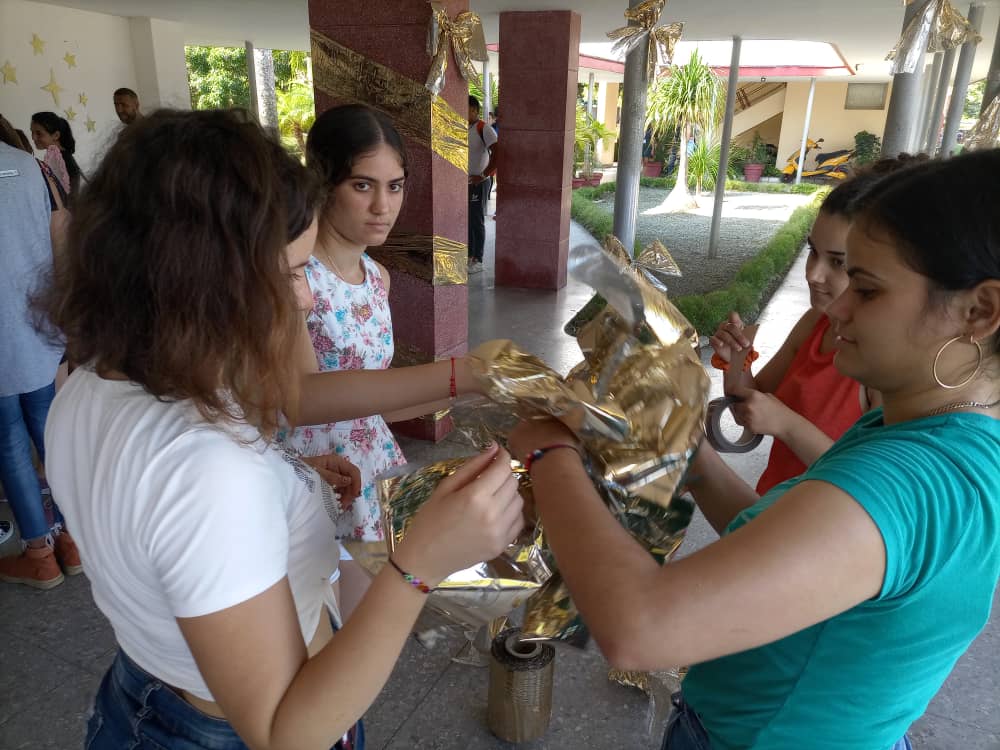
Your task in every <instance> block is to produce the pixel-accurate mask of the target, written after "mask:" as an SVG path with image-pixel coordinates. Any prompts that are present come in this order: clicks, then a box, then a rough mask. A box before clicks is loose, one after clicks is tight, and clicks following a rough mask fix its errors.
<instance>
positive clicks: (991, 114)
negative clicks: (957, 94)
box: [965, 96, 1000, 151]
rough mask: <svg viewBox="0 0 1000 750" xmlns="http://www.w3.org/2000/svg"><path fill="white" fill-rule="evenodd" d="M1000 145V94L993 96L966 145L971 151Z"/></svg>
mask: <svg viewBox="0 0 1000 750" xmlns="http://www.w3.org/2000/svg"><path fill="white" fill-rule="evenodd" d="M998 146H1000V96H996V97H994V98H993V101H992V102H990V104H989V106H988V107H986V110H985V111H984V112H983V114H982V116H981V117H980V118H979V120H978V121H977V122H976V124H975V126H974V127H973V128H972V130H970V131H969V134H968V135H967V136H965V147H966V148H967V149H969V150H970V151H976V150H978V149H982V148H997V147H998Z"/></svg>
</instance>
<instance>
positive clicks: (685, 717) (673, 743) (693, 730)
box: [663, 693, 913, 750]
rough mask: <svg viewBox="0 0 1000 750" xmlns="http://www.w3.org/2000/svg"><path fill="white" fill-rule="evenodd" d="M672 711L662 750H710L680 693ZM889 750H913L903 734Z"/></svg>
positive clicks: (706, 738)
mask: <svg viewBox="0 0 1000 750" xmlns="http://www.w3.org/2000/svg"><path fill="white" fill-rule="evenodd" d="M673 702H674V709H673V711H671V712H670V718H669V719H668V720H667V731H666V732H665V733H664V735H663V750H712V744H711V743H710V742H709V741H708V732H706V731H705V727H704V726H703V725H702V723H701V719H699V718H698V714H696V713H695V712H694V709H693V708H691V706H689V705H688V704H687V702H686V701H685V700H684V696H682V695H681V694H680V693H674V696H673ZM890 750H913V746H912V745H911V744H910V738H909V737H907V736H906V735H905V734H904V735H903V738H902V739H901V740H899V741H898V742H897V743H896V744H895V745H893V746H892V748H890Z"/></svg>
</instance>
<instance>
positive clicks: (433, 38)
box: [426, 2, 488, 96]
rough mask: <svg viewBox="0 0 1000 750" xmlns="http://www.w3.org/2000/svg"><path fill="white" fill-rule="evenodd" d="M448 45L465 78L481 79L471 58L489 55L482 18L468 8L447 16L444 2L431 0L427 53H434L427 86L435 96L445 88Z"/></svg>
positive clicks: (469, 79) (480, 59) (481, 57)
mask: <svg viewBox="0 0 1000 750" xmlns="http://www.w3.org/2000/svg"><path fill="white" fill-rule="evenodd" d="M449 42H451V44H450V45H449ZM449 46H451V48H452V49H453V50H454V52H455V60H456V62H458V68H459V72H460V73H461V74H462V78H464V79H465V80H466V81H469V82H472V81H478V80H479V73H477V72H476V68H475V66H473V64H472V61H473V60H479V61H484V60H487V59H488V53H487V51H486V35H485V34H484V33H483V22H482V20H480V18H479V16H478V15H476V14H475V13H473V12H471V11H468V10H466V11H462V12H461V13H459V14H458V15H457V16H455V20H454V21H453V20H452V19H450V18H448V12H447V11H446V10H445V8H444V6H443V5H442V4H441V3H437V2H431V22H430V25H429V26H428V28H427V54H428V55H430V56H431V69H430V72H429V73H428V74H427V83H426V86H427V88H428V90H430V92H431V93H432V94H434V95H435V96H437V95H438V94H440V93H441V90H442V89H443V88H444V83H445V77H444V76H445V71H447V70H448V47H449Z"/></svg>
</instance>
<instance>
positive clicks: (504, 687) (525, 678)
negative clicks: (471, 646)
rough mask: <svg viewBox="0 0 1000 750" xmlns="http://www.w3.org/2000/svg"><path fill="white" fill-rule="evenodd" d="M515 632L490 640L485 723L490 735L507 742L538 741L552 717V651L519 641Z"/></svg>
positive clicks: (541, 645) (549, 648) (517, 632)
mask: <svg viewBox="0 0 1000 750" xmlns="http://www.w3.org/2000/svg"><path fill="white" fill-rule="evenodd" d="M520 638H521V631H520V630H519V629H517V628H512V629H509V630H505V631H503V632H502V633H500V634H499V635H498V636H497V637H496V638H494V639H493V645H492V647H491V649H490V689H489V700H488V702H487V722H488V723H489V727H490V731H491V732H493V734H495V735H496V736H497V737H499V738H500V739H502V740H506V741H507V742H529V741H531V740H535V739H538V738H539V737H541V736H542V735H543V734H545V731H546V730H547V729H548V728H549V718H550V717H551V715H552V673H553V669H554V667H555V656H556V651H555V649H554V648H553V647H552V646H550V645H548V644H546V643H538V642H535V641H522V640H520Z"/></svg>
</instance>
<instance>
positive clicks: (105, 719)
mask: <svg viewBox="0 0 1000 750" xmlns="http://www.w3.org/2000/svg"><path fill="white" fill-rule="evenodd" d="M351 737H352V742H353V744H352V745H350V747H351V748H352V750H364V747H365V730H364V726H363V725H362V723H361V722H360V721H359V722H358V723H357V724H356V725H355V726H354V729H352V730H351ZM84 748H85V749H86V750H122V749H123V748H130V749H134V750H247V746H246V745H245V744H244V743H243V740H241V739H240V738H239V735H237V734H236V732H235V730H234V729H233V728H232V726H230V724H229V722H228V721H226V720H225V719H218V718H216V717H214V716H209V715H208V714H205V713H202V712H201V711H199V710H198V709H197V708H195V707H194V706H192V705H191V704H190V703H188V702H187V701H186V700H184V699H183V698H181V697H180V696H179V695H178V694H177V693H176V692H174V690H173V689H172V688H170V687H169V686H167V685H164V684H163V683H162V682H160V681H159V680H158V679H156V678H155V677H153V676H152V675H151V674H149V673H148V672H145V671H144V670H143V669H142V668H141V667H139V666H138V665H137V664H136V663H135V662H134V661H132V660H131V659H130V658H129V657H128V656H126V654H125V652H124V651H122V650H121V649H119V650H118V655H117V656H116V657H115V660H114V663H112V665H111V668H110V669H109V670H108V671H107V674H105V675H104V679H103V680H102V681H101V687H100V688H98V690H97V698H96V700H95V701H94V713H93V715H92V716H91V717H90V721H88V722H87V739H86V742H85V744H84ZM342 748H344V745H343V744H342V743H341V742H338V743H337V744H336V745H334V746H333V750H342Z"/></svg>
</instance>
